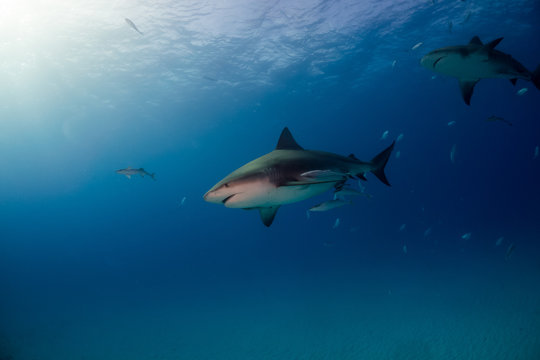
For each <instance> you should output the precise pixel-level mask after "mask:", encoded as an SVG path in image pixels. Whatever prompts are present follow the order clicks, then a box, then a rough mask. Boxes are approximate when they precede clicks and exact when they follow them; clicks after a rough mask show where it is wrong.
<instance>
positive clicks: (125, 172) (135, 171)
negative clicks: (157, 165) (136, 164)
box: [116, 167, 156, 180]
mask: <svg viewBox="0 0 540 360" xmlns="http://www.w3.org/2000/svg"><path fill="white" fill-rule="evenodd" d="M116 173H117V174H121V175H125V176H126V177H127V178H128V179H131V176H132V175H141V177H144V175H148V176H150V177H151V178H152V179H153V180H156V174H155V173H152V174H150V173H149V172H147V171H146V170H144V169H143V168H138V169H132V168H130V167H127V168H125V169H120V170H116Z"/></svg>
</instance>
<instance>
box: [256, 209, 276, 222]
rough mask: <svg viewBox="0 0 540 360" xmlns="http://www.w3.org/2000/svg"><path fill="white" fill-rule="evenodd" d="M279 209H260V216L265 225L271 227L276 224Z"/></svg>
mask: <svg viewBox="0 0 540 360" xmlns="http://www.w3.org/2000/svg"><path fill="white" fill-rule="evenodd" d="M278 209H279V206H270V207H262V208H259V214H260V215H261V220H262V222H263V224H264V225H266V226H270V225H272V222H274V218H275V217H276V213H277V211H278Z"/></svg>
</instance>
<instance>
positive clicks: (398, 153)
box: [396, 150, 401, 159]
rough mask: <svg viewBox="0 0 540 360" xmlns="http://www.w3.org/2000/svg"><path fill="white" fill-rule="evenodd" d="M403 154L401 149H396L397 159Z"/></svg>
mask: <svg viewBox="0 0 540 360" xmlns="http://www.w3.org/2000/svg"><path fill="white" fill-rule="evenodd" d="M400 156H401V151H399V150H398V151H396V159H399V157H400Z"/></svg>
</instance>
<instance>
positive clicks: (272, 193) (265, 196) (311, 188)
mask: <svg viewBox="0 0 540 360" xmlns="http://www.w3.org/2000/svg"><path fill="white" fill-rule="evenodd" d="M334 185H335V183H334V182H328V183H319V184H311V185H294V186H279V187H276V186H275V185H274V184H272V183H270V182H269V181H266V180H265V181H258V182H253V183H251V184H250V185H249V186H246V187H245V188H243V189H242V190H243V191H242V192H239V193H237V194H235V195H234V196H232V197H231V198H230V199H229V200H227V201H226V202H225V206H226V207H228V208H259V207H269V206H278V205H284V204H290V203H294V202H298V201H302V200H305V199H309V198H310V197H313V196H316V195H319V194H321V193H323V192H325V191H327V190H329V189H331V188H332V187H333V186H334Z"/></svg>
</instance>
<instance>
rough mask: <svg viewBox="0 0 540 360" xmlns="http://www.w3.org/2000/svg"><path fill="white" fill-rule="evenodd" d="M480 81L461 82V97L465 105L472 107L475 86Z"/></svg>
mask: <svg viewBox="0 0 540 360" xmlns="http://www.w3.org/2000/svg"><path fill="white" fill-rule="evenodd" d="M477 82H478V80H459V88H460V89H461V96H463V100H464V101H465V104H467V105H471V96H472V94H473V90H474V85H476V83H477Z"/></svg>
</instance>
